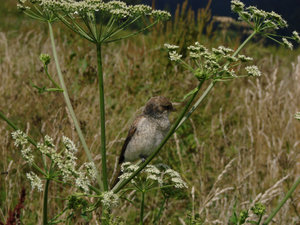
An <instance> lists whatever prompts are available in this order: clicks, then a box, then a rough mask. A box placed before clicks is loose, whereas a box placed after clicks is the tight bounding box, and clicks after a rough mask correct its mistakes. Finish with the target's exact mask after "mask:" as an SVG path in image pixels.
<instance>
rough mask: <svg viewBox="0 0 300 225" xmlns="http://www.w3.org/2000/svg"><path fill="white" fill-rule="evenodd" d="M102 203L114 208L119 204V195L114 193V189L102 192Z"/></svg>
mask: <svg viewBox="0 0 300 225" xmlns="http://www.w3.org/2000/svg"><path fill="white" fill-rule="evenodd" d="M102 197H103V198H102V200H101V202H102V204H103V206H104V207H105V208H113V207H114V206H116V205H117V204H118V201H119V196H118V195H116V194H114V192H113V191H107V192H104V193H103V194H102Z"/></svg>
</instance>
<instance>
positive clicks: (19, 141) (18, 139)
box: [11, 130, 28, 147]
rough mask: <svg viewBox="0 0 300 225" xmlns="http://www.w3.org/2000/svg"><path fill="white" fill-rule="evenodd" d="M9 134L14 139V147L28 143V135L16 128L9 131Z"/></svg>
mask: <svg viewBox="0 0 300 225" xmlns="http://www.w3.org/2000/svg"><path fill="white" fill-rule="evenodd" d="M11 136H12V138H13V139H14V140H15V143H14V144H15V146H16V147H23V146H24V145H26V144H27V143H28V137H27V135H26V134H25V133H24V132H23V131H20V130H16V131H14V132H12V133H11Z"/></svg>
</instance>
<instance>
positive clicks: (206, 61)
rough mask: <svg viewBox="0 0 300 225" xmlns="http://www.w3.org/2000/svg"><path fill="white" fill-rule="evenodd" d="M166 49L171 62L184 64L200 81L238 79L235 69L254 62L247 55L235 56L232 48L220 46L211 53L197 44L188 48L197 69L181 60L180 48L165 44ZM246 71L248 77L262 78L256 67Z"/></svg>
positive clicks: (248, 68) (250, 67)
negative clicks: (241, 64)
mask: <svg viewBox="0 0 300 225" xmlns="http://www.w3.org/2000/svg"><path fill="white" fill-rule="evenodd" d="M165 47H166V48H167V49H168V50H169V57H170V60H171V61H176V62H179V63H182V65H183V66H185V67H187V69H189V70H190V71H191V72H192V73H193V74H194V75H195V76H196V77H197V78H198V79H199V80H202V79H214V80H224V79H232V78H235V77H238V76H237V75H236V74H235V70H234V67H236V66H238V65H240V63H246V62H249V61H252V60H253V59H252V58H251V57H248V56H245V55H238V56H235V55H234V53H233V52H234V50H233V49H231V48H227V47H224V46H219V47H218V48H212V49H211V51H209V50H208V49H207V48H206V47H204V46H203V45H201V44H200V43H199V42H195V44H194V45H191V46H188V47H187V49H188V51H189V56H190V59H191V61H192V62H194V64H195V65H196V68H193V67H192V65H189V64H187V63H185V62H184V61H183V60H182V59H181V57H182V55H180V54H179V53H177V49H178V48H179V47H178V46H175V45H170V44H165ZM246 71H247V72H248V76H260V74H261V72H260V71H259V70H258V68H257V67H256V66H249V67H247V68H246Z"/></svg>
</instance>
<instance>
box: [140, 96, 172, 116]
mask: <svg viewBox="0 0 300 225" xmlns="http://www.w3.org/2000/svg"><path fill="white" fill-rule="evenodd" d="M172 111H175V109H174V108H173V105H172V103H171V102H170V101H169V100H168V99H167V98H166V97H163V96H156V97H152V98H151V99H150V100H149V101H148V102H147V104H146V106H145V108H144V111H143V112H144V114H145V115H149V116H153V117H162V116H165V115H166V116H168V115H169V113H170V112H172Z"/></svg>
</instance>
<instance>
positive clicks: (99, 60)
mask: <svg viewBox="0 0 300 225" xmlns="http://www.w3.org/2000/svg"><path fill="white" fill-rule="evenodd" d="M97 63H98V85H99V101H100V126H101V161H102V184H103V188H104V191H108V182H107V169H106V136H105V101H104V85H103V71H102V58H101V43H98V44H97Z"/></svg>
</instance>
